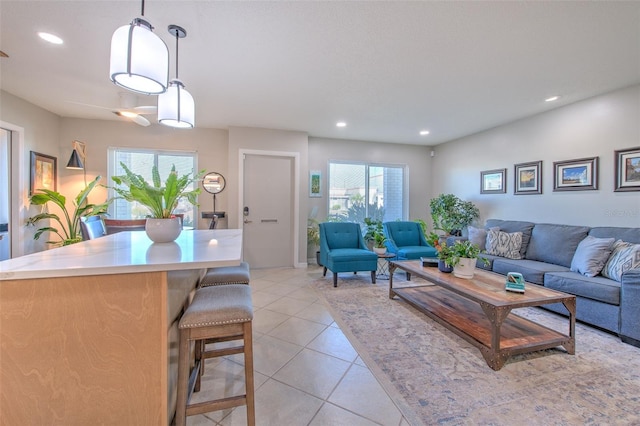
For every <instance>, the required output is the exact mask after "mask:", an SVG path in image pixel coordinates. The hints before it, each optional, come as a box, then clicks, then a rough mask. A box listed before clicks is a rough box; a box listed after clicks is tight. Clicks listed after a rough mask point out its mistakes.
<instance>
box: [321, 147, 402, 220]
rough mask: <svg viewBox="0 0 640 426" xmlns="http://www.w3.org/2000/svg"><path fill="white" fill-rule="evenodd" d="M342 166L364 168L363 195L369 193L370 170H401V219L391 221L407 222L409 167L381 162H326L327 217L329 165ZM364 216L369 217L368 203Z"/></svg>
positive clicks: (329, 195) (328, 205)
mask: <svg viewBox="0 0 640 426" xmlns="http://www.w3.org/2000/svg"><path fill="white" fill-rule="evenodd" d="M332 164H343V165H353V166H364V168H365V176H364V180H365V194H368V193H369V191H370V183H371V181H370V179H371V175H370V168H371V167H382V168H399V169H401V170H402V218H399V219H393V220H403V221H405V220H409V219H408V218H409V165H408V164H398V163H381V162H366V161H349V160H329V161H328V162H327V217H331V188H332V186H331V165H332ZM365 207H366V215H365V217H370V213H369V203H368V201H367V203H365Z"/></svg>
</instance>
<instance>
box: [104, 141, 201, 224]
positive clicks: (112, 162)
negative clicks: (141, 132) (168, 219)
mask: <svg viewBox="0 0 640 426" xmlns="http://www.w3.org/2000/svg"><path fill="white" fill-rule="evenodd" d="M119 152H126V153H133V154H153V164H154V165H156V166H157V165H158V157H159V156H162V155H165V156H176V157H190V158H192V160H193V173H197V171H198V170H199V169H198V152H197V151H189V150H185V151H182V150H168V149H154V148H132V147H108V148H107V182H108V183H107V184H106V185H107V196H108V197H109V199H113V198H115V197H117V195H118V194H116V192H115V191H114V190H113V187H112V185H113V181H112V180H111V176H115V175H116V168H117V163H116V155H117V154H118V153H119ZM179 173H180V174H185V173H187V172H186V171H185V172H179ZM160 177H161V179H164V178H166V176H160ZM195 185H196V188H198V187H199V185H198V183H196V184H195ZM192 208H193V222H194V223H193V228H194V229H197V225H198V214H199V211H198V206H195V205H194V206H192ZM115 210H116V209H115V203H111V204H110V205H109V207H108V209H107V213H108V214H109V217H110V218H112V219H120V218H119V217H117V216H116V211H115ZM185 229H186V228H185Z"/></svg>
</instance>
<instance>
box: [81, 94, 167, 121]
mask: <svg viewBox="0 0 640 426" xmlns="http://www.w3.org/2000/svg"><path fill="white" fill-rule="evenodd" d="M118 97H119V99H120V106H119V107H113V108H110V107H103V106H100V105H91V104H85V103H81V102H73V101H69V102H71V103H73V104H77V105H84V106H88V107H91V108H100V109H106V110H110V111H111V112H113V113H114V114H115V115H117V116H118V117H122V118H124V119H127V120H130V121H133V122H134V123H136V124H138V125H140V126H144V127H147V126H148V125H149V124H151V122H150V121H149V120H148V119H147V118H146V117H144V115H148V114H156V113H157V112H158V107H157V106H156V105H137V103H138V99H137V96H136V95H135V94H133V93H126V92H120V93H118Z"/></svg>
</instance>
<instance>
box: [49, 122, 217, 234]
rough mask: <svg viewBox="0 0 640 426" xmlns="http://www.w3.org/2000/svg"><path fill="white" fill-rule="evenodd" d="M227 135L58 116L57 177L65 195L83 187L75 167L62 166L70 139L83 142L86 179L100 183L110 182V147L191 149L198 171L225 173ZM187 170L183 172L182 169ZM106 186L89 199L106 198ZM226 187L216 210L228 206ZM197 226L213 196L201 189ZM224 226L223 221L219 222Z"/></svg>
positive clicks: (200, 225) (203, 223)
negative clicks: (100, 178)
mask: <svg viewBox="0 0 640 426" xmlns="http://www.w3.org/2000/svg"><path fill="white" fill-rule="evenodd" d="M227 138H228V134H227V131H226V130H219V129H205V128H198V127H196V128H195V129H173V128H170V127H166V126H162V125H160V124H152V125H151V126H149V127H142V126H138V125H137V124H134V123H131V122H125V121H105V120H85V119H76V118H63V119H61V126H60V138H59V147H58V149H59V152H60V155H61V158H62V160H63V163H64V164H62V165H61V166H60V165H59V174H60V180H61V181H62V183H63V188H64V190H65V194H71V195H72V196H75V194H77V193H78V192H79V191H80V190H81V189H82V188H84V181H83V173H82V171H79V170H67V169H65V168H64V166H65V165H66V163H67V161H68V160H69V157H70V155H71V150H72V149H73V146H72V142H73V140H79V141H82V142H84V143H86V144H87V162H86V163H87V164H86V167H87V182H90V181H91V180H93V179H94V178H95V177H96V176H97V175H100V176H102V180H101V181H100V182H101V183H102V184H104V185H112V184H113V182H109V181H107V149H108V148H110V147H120V148H122V147H125V148H127V147H131V148H148V149H162V150H168V151H195V152H197V156H198V170H203V169H204V170H206V171H207V172H219V173H221V174H222V175H223V176H225V177H226V176H227V174H228V173H229V170H228V168H227V166H228V162H227V156H228V152H227V149H228V143H227ZM185 172H187V171H185ZM106 192H107V191H106V188H102V187H100V188H96V189H94V191H93V192H92V193H91V196H90V201H91V202H95V203H98V202H102V201H104V200H105V199H106V197H107V194H106ZM228 193H229V191H228V189H227V190H225V191H223V192H221V193H220V194H218V195H217V196H216V208H217V210H226V209H227V207H228V201H227V200H228ZM198 203H199V204H200V207H199V212H198V218H199V219H198V225H197V226H198V228H200V229H207V228H208V226H209V220H208V219H200V212H201V211H211V210H213V196H212V195H211V194H209V193H207V192H205V191H204V190H202V192H201V194H200V195H199V197H198ZM222 225H224V223H223V224H222Z"/></svg>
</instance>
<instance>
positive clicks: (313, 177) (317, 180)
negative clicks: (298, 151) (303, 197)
mask: <svg viewBox="0 0 640 426" xmlns="http://www.w3.org/2000/svg"><path fill="white" fill-rule="evenodd" d="M309 197H322V173H321V172H320V171H319V170H311V171H310V172H309Z"/></svg>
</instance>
